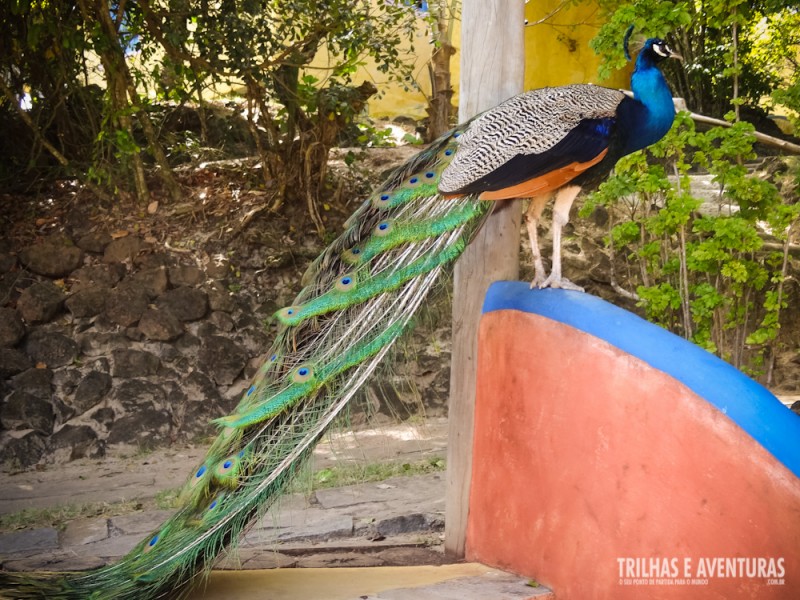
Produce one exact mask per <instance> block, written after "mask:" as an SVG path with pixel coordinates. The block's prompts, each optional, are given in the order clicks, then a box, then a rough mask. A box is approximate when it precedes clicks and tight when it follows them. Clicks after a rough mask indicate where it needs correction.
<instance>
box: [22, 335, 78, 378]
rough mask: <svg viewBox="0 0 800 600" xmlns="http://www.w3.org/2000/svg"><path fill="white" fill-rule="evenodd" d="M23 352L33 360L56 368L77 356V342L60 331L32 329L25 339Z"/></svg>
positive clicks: (70, 361) (68, 362)
mask: <svg viewBox="0 0 800 600" xmlns="http://www.w3.org/2000/svg"><path fill="white" fill-rule="evenodd" d="M24 347H25V352H26V353H27V354H28V356H30V357H31V358H32V359H33V360H34V362H36V363H42V364H45V365H47V366H48V367H51V368H53V369H56V368H58V367H63V366H66V365H68V364H70V363H72V361H74V360H75V359H76V358H77V357H78V344H76V343H75V342H74V341H73V340H72V339H71V338H68V337H67V336H65V335H64V334H62V333H58V332H49V331H42V330H39V331H34V332H33V333H31V334H30V335H29V336H28V337H27V339H26V340H25V345H24Z"/></svg>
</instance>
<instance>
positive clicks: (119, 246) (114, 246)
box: [103, 235, 145, 263]
mask: <svg viewBox="0 0 800 600" xmlns="http://www.w3.org/2000/svg"><path fill="white" fill-rule="evenodd" d="M144 247H145V244H144V242H142V240H140V239H139V238H138V237H136V236H135V235H128V236H125V237H122V238H118V239H116V240H113V241H112V242H111V243H109V244H108V246H106V247H105V251H104V252H103V262H104V263H124V262H133V260H134V259H135V258H136V256H137V255H138V254H139V252H141V251H142V250H143V249H144Z"/></svg>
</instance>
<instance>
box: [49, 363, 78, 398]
mask: <svg viewBox="0 0 800 600" xmlns="http://www.w3.org/2000/svg"><path fill="white" fill-rule="evenodd" d="M82 378H83V375H82V374H81V372H80V370H78V369H71V368H66V369H59V370H58V371H56V372H55V373H54V374H53V381H52V384H53V385H54V386H55V387H56V389H57V390H58V391H59V392H60V393H59V395H60V396H62V397H64V396H69V395H71V394H72V393H73V392H74V391H75V390H76V389H77V388H78V384H79V383H80V382H81V379H82Z"/></svg>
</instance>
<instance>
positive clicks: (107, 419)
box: [91, 407, 116, 429]
mask: <svg viewBox="0 0 800 600" xmlns="http://www.w3.org/2000/svg"><path fill="white" fill-rule="evenodd" d="M115 418H116V415H115V414H114V409H113V408H108V407H104V408H98V409H97V410H96V411H94V412H93V413H92V414H91V419H93V420H94V421H95V422H97V423H99V424H100V425H101V426H103V427H105V428H106V429H107V428H109V427H111V424H112V423H113V422H114V419H115Z"/></svg>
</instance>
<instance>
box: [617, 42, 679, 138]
mask: <svg viewBox="0 0 800 600" xmlns="http://www.w3.org/2000/svg"><path fill="white" fill-rule="evenodd" d="M631 90H632V91H633V100H630V101H626V102H623V103H622V104H621V105H620V108H619V111H618V115H619V123H620V132H621V134H622V136H623V138H624V140H625V142H624V144H623V148H624V154H630V153H631V152H635V151H636V150H641V149H642V148H646V147H647V146H649V145H650V144H654V143H655V142H657V141H658V140H660V139H661V138H662V137H664V135H665V134H666V133H667V132H668V131H669V129H670V127H672V122H673V121H674V119H675V106H674V104H673V102H672V92H671V91H670V89H669V86H668V85H667V81H666V79H664V76H663V75H662V74H661V71H660V70H659V69H658V68H657V67H656V66H655V65H654V64H652V63H651V62H650V61H648V60H643V58H642V55H640V56H639V60H638V61H637V63H636V70H635V71H634V72H633V76H632V77H631Z"/></svg>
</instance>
